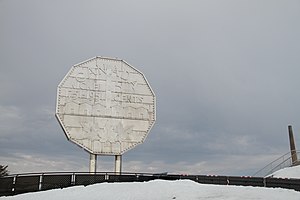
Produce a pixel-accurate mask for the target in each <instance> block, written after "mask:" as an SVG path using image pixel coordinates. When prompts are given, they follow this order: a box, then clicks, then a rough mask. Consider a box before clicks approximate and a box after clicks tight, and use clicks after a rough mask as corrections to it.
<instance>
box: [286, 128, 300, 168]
mask: <svg viewBox="0 0 300 200" xmlns="http://www.w3.org/2000/svg"><path fill="white" fill-rule="evenodd" d="M288 130H289V138H290V149H291V157H292V165H295V164H297V162H298V158H297V151H296V145H295V140H294V134H293V129H292V126H291V125H289V126H288Z"/></svg>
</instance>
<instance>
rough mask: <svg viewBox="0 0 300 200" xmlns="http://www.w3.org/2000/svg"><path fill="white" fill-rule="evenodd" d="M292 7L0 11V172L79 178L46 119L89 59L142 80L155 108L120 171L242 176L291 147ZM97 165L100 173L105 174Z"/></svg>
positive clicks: (171, 4)
mask: <svg viewBox="0 0 300 200" xmlns="http://www.w3.org/2000/svg"><path fill="white" fill-rule="evenodd" d="M299 19H300V1H298V0H226V1H225V0H201V1H199V0H198V1H196V0H195V1H189V0H188V1H174V0H169V1H162V0H151V1H143V0H142V1H141V0H136V1H132V0H127V1H122V0H120V1H111V0H107V1H98V0H97V1H96V0H95V1H86V0H82V1H79V0H69V1H60V0H51V1H50V0H49V1H40V0H27V1H22V0H0V30H1V31H0V61H1V63H0V93H1V94H0V113H1V114H0V164H2V165H8V166H9V167H8V168H9V170H10V172H11V173H23V172H41V171H87V170H88V163H89V154H88V153H87V152H85V151H84V150H83V149H81V148H79V147H78V146H76V145H74V144H73V143H71V142H69V141H67V139H66V137H65V135H64V133H63V131H62V129H61V127H60V126H59V124H58V122H57V120H56V118H55V116H54V113H55V103H56V88H57V86H58V84H59V82H60V81H61V80H62V78H63V77H64V76H65V74H66V73H67V72H68V71H69V69H70V68H71V67H72V66H73V65H75V64H77V63H80V62H82V61H84V60H87V59H89V58H92V57H95V56H106V57H117V58H120V59H124V60H125V61H127V62H128V63H129V64H131V65H132V66H134V67H135V68H137V69H138V70H140V71H142V72H143V73H144V74H145V76H146V78H147V79H148V81H149V83H150V85H151V87H152V88H153V90H154V92H155V94H156V97H157V121H156V124H155V126H154V128H153V129H152V131H151V133H150V134H149V135H148V137H147V139H146V141H145V143H144V144H142V145H139V146H137V147H136V148H134V149H132V150H130V151H128V152H127V153H125V154H124V155H123V171H130V172H133V171H134V172H135V171H137V172H174V173H187V174H221V175H251V174H253V173H254V172H256V171H257V170H259V169H260V168H262V167H263V166H264V165H266V164H268V163H269V162H271V161H273V160H274V159H275V158H277V157H279V156H281V155H283V154H284V153H286V152H288V151H289V141H288V133H287V126H288V125H289V124H292V125H293V128H294V133H295V139H296V145H297V144H298V145H299V144H300V135H299V134H300V106H299V103H300V90H299V86H300V79H299V75H300V66H299V64H300V56H299V53H300V39H299V36H300V24H299ZM113 166H114V158H113V157H103V156H102V157H101V156H99V157H98V171H113V169H114V168H113Z"/></svg>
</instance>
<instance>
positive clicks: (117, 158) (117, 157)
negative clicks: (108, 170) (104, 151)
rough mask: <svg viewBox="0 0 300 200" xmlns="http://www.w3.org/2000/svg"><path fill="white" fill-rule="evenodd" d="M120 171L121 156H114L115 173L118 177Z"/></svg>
mask: <svg viewBox="0 0 300 200" xmlns="http://www.w3.org/2000/svg"><path fill="white" fill-rule="evenodd" d="M121 171H122V155H118V156H115V173H116V174H117V175H120V174H121Z"/></svg>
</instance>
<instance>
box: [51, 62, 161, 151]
mask: <svg viewBox="0 0 300 200" xmlns="http://www.w3.org/2000/svg"><path fill="white" fill-rule="evenodd" d="M155 109H156V108H155V95H154V93H153V91H152V89H151V87H150V85H149V83H148V82H147V80H146V78H145V76H144V75H143V74H142V73H141V72H140V71H138V70H136V69H135V68H133V67H132V66H131V65H129V64H128V63H126V62H125V61H123V60H119V59H112V58H103V57H95V58H92V59H90V60H87V61H85V62H82V63H79V64H77V65H74V66H73V67H72V68H71V69H70V71H69V72H68V74H67V75H66V76H65V77H64V79H63V80H62V82H61V83H60V84H59V86H58V91H57V105H56V117H57V119H58V121H59V123H60V124H61V126H62V128H63V130H64V132H65V134H66V136H67V138H68V139H69V140H71V141H72V142H74V143H75V144H77V145H79V146H80V147H82V148H84V149H85V150H87V151H88V152H90V153H92V154H100V155H122V154H123V153H124V152H126V151H128V150H129V149H132V148H134V147H135V146H136V145H138V144H141V143H143V141H144V140H145V138H146V136H147V135H148V133H149V131H150V129H151V127H152V126H153V124H154V122H155V119H156V111H155Z"/></svg>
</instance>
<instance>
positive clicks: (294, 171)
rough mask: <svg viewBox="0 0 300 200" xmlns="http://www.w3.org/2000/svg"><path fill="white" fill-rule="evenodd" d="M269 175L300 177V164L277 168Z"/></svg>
mask: <svg viewBox="0 0 300 200" xmlns="http://www.w3.org/2000/svg"><path fill="white" fill-rule="evenodd" d="M270 176H272V177H276V178H298V179H300V165H299V166H295V167H287V168H284V169H281V170H278V171H276V172H274V173H273V174H271V175H270Z"/></svg>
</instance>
